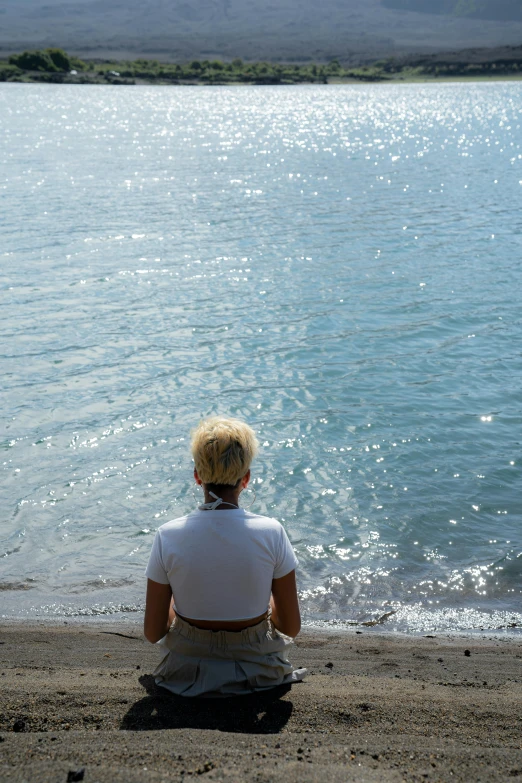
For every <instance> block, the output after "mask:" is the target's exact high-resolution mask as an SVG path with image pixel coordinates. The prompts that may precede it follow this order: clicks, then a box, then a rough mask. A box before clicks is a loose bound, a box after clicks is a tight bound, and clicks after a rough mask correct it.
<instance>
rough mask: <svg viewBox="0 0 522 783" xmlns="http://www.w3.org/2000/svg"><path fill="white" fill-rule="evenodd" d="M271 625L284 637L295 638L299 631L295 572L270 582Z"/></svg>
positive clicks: (299, 621)
mask: <svg viewBox="0 0 522 783" xmlns="http://www.w3.org/2000/svg"><path fill="white" fill-rule="evenodd" d="M270 606H271V607H272V618H271V619H272V623H273V625H274V626H275V627H276V628H277V630H278V631H281V633H284V634H285V636H292V637H295V636H297V634H298V633H299V631H300V630H301V613H300V611H299V600H298V598H297V585H296V583H295V570H294V571H290V573H289V574H286V576H282V577H281V578H280V579H273V580H272V597H271V598H270Z"/></svg>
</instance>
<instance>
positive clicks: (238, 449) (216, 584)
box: [144, 418, 305, 696]
mask: <svg viewBox="0 0 522 783" xmlns="http://www.w3.org/2000/svg"><path fill="white" fill-rule="evenodd" d="M256 450H257V441H256V439H255V435H254V433H253V431H252V430H251V428H250V427H248V425H246V424H244V423H243V422H239V421H236V420H233V419H232V420H231V419H217V418H216V419H210V420H207V421H206V422H202V423H201V424H200V425H199V427H198V428H197V430H196V431H195V433H194V436H193V442H192V453H193V456H194V462H195V465H196V467H195V469H194V478H195V480H196V483H197V484H200V485H202V486H203V489H204V492H205V503H203V504H202V505H201V506H200V507H199V508H198V509H197V510H196V511H194V512H193V513H191V514H189V515H187V516H185V517H181V518H179V519H175V520H172V521H171V522H167V523H166V524H164V525H162V526H161V527H160V528H159V529H158V531H157V533H156V537H155V540H154V544H153V547H152V552H151V556H150V559H149V564H148V566H147V570H146V575H147V577H148V583H147V602H146V610H145V621H144V630H145V636H146V637H147V639H149V641H151V642H156V641H159V640H160V639H161V641H162V644H163V646H164V647H166V649H167V650H169V652H168V653H167V655H166V656H165V658H164V660H163V661H162V663H161V664H160V666H159V667H158V668H157V669H156V672H155V674H156V676H157V679H156V682H158V684H160V685H162V686H163V687H166V688H168V689H169V690H171V691H173V692H175V693H180V694H183V695H190V696H199V695H208V694H209V693H211V694H212V695H232V694H236V693H245V692H250V691H252V690H263V689H265V688H269V687H274V686H275V685H278V684H281V683H283V682H292V681H294V682H295V681H297V680H300V679H302V677H303V676H304V673H305V672H304V670H298V671H295V672H294V671H293V670H292V666H291V664H290V663H289V662H288V660H287V659H286V657H285V656H284V654H283V653H284V650H285V648H286V646H287V645H288V643H289V640H285V639H284V638H283V637H282V636H281V635H280V633H278V631H281V632H282V633H284V634H288V635H289V636H295V635H296V634H297V633H298V632H299V629H300V625H301V623H300V617H299V604H298V600H297V589H296V584H295V567H296V565H297V562H298V561H297V558H296V556H295V554H294V551H293V549H292V546H291V544H290V541H289V540H288V537H287V535H286V533H285V531H284V529H283V527H282V526H281V524H280V523H279V522H278V521H277V520H275V519H271V518H269V517H263V516H259V515H256V514H252V513H250V512H248V511H245V510H244V509H241V508H239V504H238V500H239V494H240V493H241V491H242V490H243V489H245V488H246V487H247V485H248V482H249V480H250V462H251V460H252V458H253V456H254V454H255V453H256ZM200 474H201V475H200ZM218 493H219V494H218ZM270 613H271V614H270ZM269 615H270V617H269ZM173 623H174V624H173ZM172 624H173V625H172ZM171 626H172V627H171ZM169 629H170V630H169ZM216 632H220V634H221V636H220V637H219V654H218V652H217V648H216V639H217V637H216V636H215V634H216ZM162 637H164V638H162Z"/></svg>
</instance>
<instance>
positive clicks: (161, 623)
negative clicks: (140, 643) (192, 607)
mask: <svg viewBox="0 0 522 783" xmlns="http://www.w3.org/2000/svg"><path fill="white" fill-rule="evenodd" d="M174 617H175V612H174V606H173V604H172V589H171V587H170V585H162V584H160V583H159V582H153V581H152V579H147V599H146V602H145V619H144V621H143V633H144V634H145V638H146V639H148V641H149V642H152V644H154V643H155V642H158V641H159V640H160V639H162V638H163V637H164V636H165V634H166V633H168V630H169V628H170V626H171V625H172V623H173V622H174Z"/></svg>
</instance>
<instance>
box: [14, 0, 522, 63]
mask: <svg viewBox="0 0 522 783" xmlns="http://www.w3.org/2000/svg"><path fill="white" fill-rule="evenodd" d="M386 2H387V4H388V6H389V5H390V4H395V5H399V4H402V5H404V4H406V3H407V4H409V8H411V7H415V8H418V9H421V8H423V9H424V10H425V9H426V3H429V4H430V6H431V7H432V8H435V10H437V11H440V8H441V7H442V5H443V4H444V3H447V2H450V0H386ZM508 2H512V0H495V3H496V6H497V7H500V6H501V5H502V4H504V5H506V4H507V3H508ZM517 2H518V3H519V4H520V0H517ZM462 3H464V4H467V5H468V6H469V5H471V4H475V5H478V4H479V3H489V4H492V3H493V0H452V2H451V3H450V4H451V6H452V8H453V11H455V6H456V5H462ZM388 6H386V7H385V6H384V5H383V4H382V2H381V0H323V2H322V3H320V4H319V3H317V2H316V0H249V1H248V2H246V1H245V0H110V1H108V0H44V2H43V3H42V2H41V1H40V0H0V49H1V50H3V51H4V52H5V51H19V50H20V49H22V48H29V47H30V48H35V47H43V46H51V45H53V46H62V47H64V48H66V49H69V50H70V51H71V52H74V53H76V54H80V55H85V56H88V55H90V56H96V55H98V56H110V55H112V56H139V55H140V54H143V55H146V56H159V57H163V58H164V59H173V60H176V59H180V60H183V59H185V60H186V59H191V58H204V57H219V56H223V57H236V56H237V57H242V58H244V59H268V60H275V59H283V60H292V59H295V60H304V59H314V60H325V59H329V58H332V57H339V58H340V59H342V60H343V61H345V62H350V61H354V60H359V61H360V60H361V58H362V57H363V58H364V57H365V58H366V59H368V60H371V59H376V58H377V57H381V56H386V55H390V54H399V53H406V52H411V51H422V52H430V51H437V50H441V49H448V48H454V49H457V48H465V47H479V46H497V45H500V44H517V43H520V42H521V41H522V21H520V22H516V21H515V22H513V21H511V22H508V21H497V20H486V21H484V20H479V19H473V18H463V17H460V16H456V15H455V14H454V13H452V14H443V13H437V14H427V13H421V12H419V11H412V10H409V9H399V8H391V7H388Z"/></svg>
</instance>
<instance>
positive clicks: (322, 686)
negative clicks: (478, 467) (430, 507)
mask: <svg viewBox="0 0 522 783" xmlns="http://www.w3.org/2000/svg"><path fill="white" fill-rule="evenodd" d="M61 623H67V625H63V624H62V625H60V626H58V625H55V626H52V627H51V626H49V625H48V624H47V625H46V624H43V623H36V624H35V623H34V622H31V623H30V624H28V623H27V622H25V623H23V624H22V623H20V624H18V623H17V624H16V625H13V624H11V623H9V622H7V623H6V621H5V620H4V621H3V622H2V623H0V664H1V665H0V677H1V678H2V679H1V683H2V688H1V691H0V704H1V705H2V709H1V710H0V749H1V752H0V777H2V780H5V781H14V782H15V783H22V781H26V780H29V779H30V780H31V781H33V783H39V781H42V783H43V781H46V783H54V781H56V782H57V783H58V781H60V783H61V781H64V780H66V779H67V775H68V773H69V772H70V771H78V770H81V769H85V775H84V780H85V781H86V783H91V782H92V783H94V781H97V783H105V782H107V783H109V781H110V782H111V783H114V782H116V783H117V782H118V781H131V782H132V781H145V780H147V781H154V782H155V781H164V780H167V779H168V780H171V779H174V780H184V779H186V778H187V776H192V775H195V776H199V775H205V778H207V777H208V779H209V780H210V779H212V780H226V781H238V783H239V781H244V780H246V781H250V780H251V781H256V783H268V782H269V781H273V780H274V779H275V778H276V777H277V778H279V777H284V778H286V779H287V780H289V781H296V782H297V781H298V780H299V781H310V783H312V782H315V783H319V782H321V783H322V782H323V781H324V782H325V783H326V781H328V783H331V782H333V783H337V781H339V783H341V781H343V783H344V782H345V781H352V780H353V781H355V780H357V781H369V782H372V781H376V782H377V781H404V780H406V781H418V780H437V781H449V780H451V781H463V783H464V781H466V783H467V782H468V781H470V780H474V781H478V780H482V781H496V780H498V781H500V780H506V779H510V778H511V777H514V778H516V777H518V776H522V739H521V729H522V717H521V716H522V688H521V687H520V683H521V682H522V669H521V664H522V639H521V640H519V641H516V640H513V639H502V640H499V639H496V640H485V639H476V638H470V637H468V638H467V639H466V638H459V639H455V638H453V639H447V638H445V637H440V636H438V635H437V634H427V635H426V636H424V637H411V636H398V635H396V634H387V633H383V632H382V628H377V629H376V628H363V629H360V630H355V629H352V630H349V629H347V630H346V631H343V632H339V631H335V630H334V629H332V630H328V631H327V632H325V631H316V630H311V629H308V628H307V629H305V630H304V631H302V633H301V634H300V635H299V636H298V637H297V639H296V642H295V644H294V645H293V647H292V649H291V653H290V658H291V660H292V662H293V663H294V665H296V666H305V667H306V668H308V670H309V674H308V677H307V678H306V679H305V681H304V682H303V683H300V684H297V685H294V686H292V688H289V687H287V688H284V687H283V688H281V689H276V690H274V691H269V692H267V693H266V694H255V695H252V696H243V697H238V698H235V699H227V700H226V701H225V700H221V699H216V700H189V699H182V698H180V697H174V696H172V695H171V694H169V693H166V692H162V691H161V689H159V688H157V686H156V685H155V684H154V681H153V678H152V677H151V675H150V672H151V671H152V670H153V669H154V667H155V665H156V664H157V663H158V660H159V653H158V651H157V650H156V649H155V646H154V645H151V644H149V643H148V642H146V641H145V640H144V638H143V636H142V634H141V627H139V628H138V624H137V622H121V621H118V622H115V621H114V620H113V621H112V622H101V623H100V622H99V621H98V623H97V624H95V623H93V622H89V623H78V624H76V623H74V624H71V625H69V621H68V620H66V621H64V620H61ZM466 651H467V652H466Z"/></svg>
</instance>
